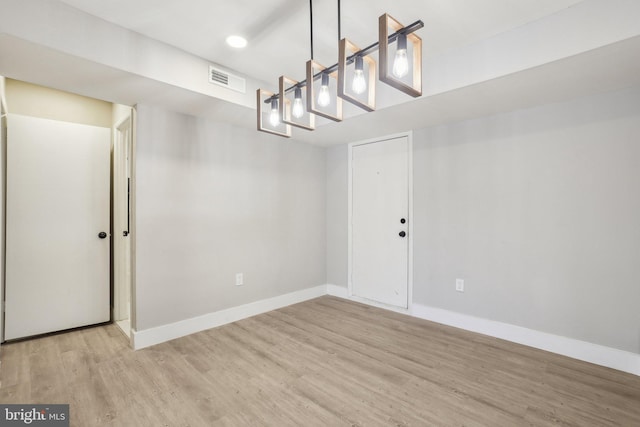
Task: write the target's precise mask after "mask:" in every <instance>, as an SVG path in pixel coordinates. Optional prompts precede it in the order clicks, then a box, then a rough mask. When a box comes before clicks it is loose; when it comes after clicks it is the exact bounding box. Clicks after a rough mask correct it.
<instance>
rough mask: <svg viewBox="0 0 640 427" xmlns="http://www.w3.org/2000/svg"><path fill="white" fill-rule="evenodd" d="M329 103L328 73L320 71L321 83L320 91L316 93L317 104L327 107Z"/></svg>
mask: <svg viewBox="0 0 640 427" xmlns="http://www.w3.org/2000/svg"><path fill="white" fill-rule="evenodd" d="M329 104H331V95H329V74H327V73H322V83H321V85H320V93H319V94H318V105H319V106H321V107H327V106H328V105H329Z"/></svg>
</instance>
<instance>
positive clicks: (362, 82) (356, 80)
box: [351, 55, 367, 95]
mask: <svg viewBox="0 0 640 427" xmlns="http://www.w3.org/2000/svg"><path fill="white" fill-rule="evenodd" d="M351 90H353V92H354V93H357V94H358V95H360V94H361V93H364V91H365V90H367V80H366V79H365V78H364V62H363V61H362V56H359V55H358V56H356V66H355V70H354V71H353V81H352V82H351Z"/></svg>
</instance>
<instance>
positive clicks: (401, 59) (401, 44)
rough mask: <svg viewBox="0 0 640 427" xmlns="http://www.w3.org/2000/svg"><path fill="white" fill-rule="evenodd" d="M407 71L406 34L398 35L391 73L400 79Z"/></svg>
mask: <svg viewBox="0 0 640 427" xmlns="http://www.w3.org/2000/svg"><path fill="white" fill-rule="evenodd" d="M408 72H409V60H408V59H407V36H406V35H404V34H400V35H398V47H397V48H396V57H395V58H394V60H393V75H394V76H396V77H397V78H399V79H401V78H403V77H404V76H406V75H407V73H408Z"/></svg>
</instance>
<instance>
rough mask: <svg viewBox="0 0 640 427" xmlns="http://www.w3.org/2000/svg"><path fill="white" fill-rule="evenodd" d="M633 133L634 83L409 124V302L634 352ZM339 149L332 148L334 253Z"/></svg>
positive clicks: (639, 191)
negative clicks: (461, 283)
mask: <svg viewBox="0 0 640 427" xmlns="http://www.w3.org/2000/svg"><path fill="white" fill-rule="evenodd" d="M639 135H640V88H634V89H633V90H626V91H622V92H616V93H610V94H604V95H599V96H593V97H590V98H585V99H579V100H576V101H573V102H568V103H563V104H556V105H549V106H543V107H539V108H534V109H528V110H523V111H515V112H510V113H507V114H501V115H497V116H493V117H489V118H483V119H478V120H472V121H466V122H462V123H455V124H450V125H443V126H439V127H435V128H429V129H421V130H417V131H414V218H413V220H414V222H413V225H414V236H413V237H414V266H415V267H414V303H418V304H423V305H428V306H432V307H438V308H443V309H446V310H451V311H454V312H458V313H464V314H469V315H473V316H477V317H481V318H486V319H492V320H496V321H500V322H505V323H509V324H513V325H519V326H524V327H527V328H531V329H535V330H538V331H543V332H549V333H552V334H556V335H561V336H566V337H570V338H574V339H579V340H584V341H587V342H592V343H596V344H601V345H605V346H609V347H613V348H618V349H621V350H626V351H631V352H635V353H640V223H639V218H640V139H639V138H640V137H639ZM346 153H347V152H346V150H344V149H342V148H341V147H335V148H331V149H329V150H328V151H327V161H328V163H330V162H333V161H336V162H337V166H336V167H335V170H333V169H334V168H333V167H332V166H330V165H329V164H328V165H327V169H328V171H329V173H328V180H327V194H332V193H334V194H336V195H337V197H339V198H344V200H343V201H342V202H341V201H339V200H334V201H331V199H328V200H327V212H328V213H327V225H328V232H327V234H328V239H327V259H328V260H331V259H332V257H333V256H334V255H333V254H343V253H345V252H346V245H347V242H346V238H345V239H342V238H341V237H340V234H341V233H342V232H343V231H344V230H345V229H346V225H347V218H346V214H345V216H344V217H342V218H341V217H340V215H342V213H341V212H343V211H344V212H346V203H347V201H346V195H345V191H346V186H347V179H346V173H347V172H346V166H345V169H344V170H342V164H340V163H339V158H340V157H341V156H343V158H344V159H345V162H346V156H347V154H346ZM332 171H333V172H332ZM336 171H337V172H336ZM338 175H343V176H344V177H345V178H344V180H343V181H340V179H338V178H337V176H338ZM330 206H333V208H331V209H330ZM336 230H338V231H339V233H338V232H337V231H336ZM341 256H342V255H341ZM346 262H347V260H346V254H345V255H344V259H343V262H340V260H339V259H336V260H333V261H331V262H328V263H327V278H328V279H329V283H333V281H334V282H335V284H337V285H342V286H346ZM456 278H461V279H464V280H465V288H466V290H465V292H464V293H459V292H456V291H455V279H456Z"/></svg>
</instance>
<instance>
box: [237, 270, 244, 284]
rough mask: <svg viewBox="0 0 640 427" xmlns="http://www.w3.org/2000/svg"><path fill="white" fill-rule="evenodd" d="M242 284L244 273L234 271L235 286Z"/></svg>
mask: <svg viewBox="0 0 640 427" xmlns="http://www.w3.org/2000/svg"><path fill="white" fill-rule="evenodd" d="M242 285H244V274H242V273H236V286H242Z"/></svg>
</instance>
